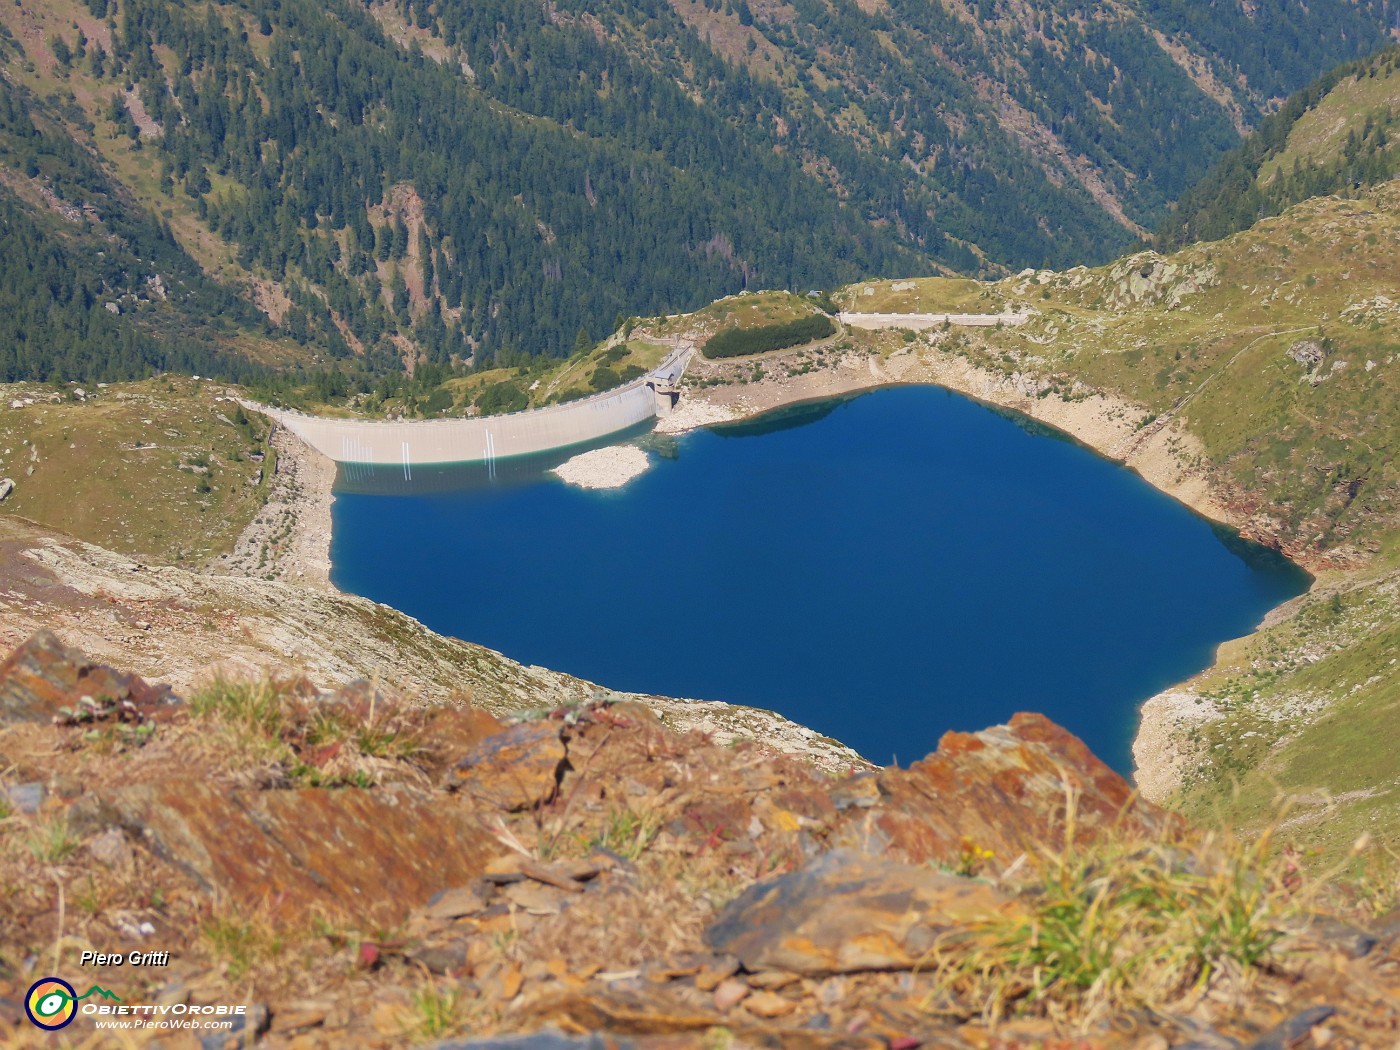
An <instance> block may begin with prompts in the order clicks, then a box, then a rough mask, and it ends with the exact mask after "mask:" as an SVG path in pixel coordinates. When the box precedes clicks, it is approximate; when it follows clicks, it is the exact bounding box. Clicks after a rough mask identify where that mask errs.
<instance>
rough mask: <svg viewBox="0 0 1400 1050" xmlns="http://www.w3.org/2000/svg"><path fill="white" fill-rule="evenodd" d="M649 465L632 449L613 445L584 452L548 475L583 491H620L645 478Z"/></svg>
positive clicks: (629, 446) (632, 447) (643, 454)
mask: <svg viewBox="0 0 1400 1050" xmlns="http://www.w3.org/2000/svg"><path fill="white" fill-rule="evenodd" d="M650 466H651V461H650V460H649V459H647V454H646V453H645V452H643V451H642V450H641V449H639V448H637V447H636V446H635V445H613V446H612V447H610V448H595V449H594V450H593V451H592V452H584V453H582V454H581V455H577V456H575V457H574V458H573V459H571V460H568V461H567V462H565V463H561V464H559V466H557V467H555V468H554V469H553V470H551V471H550V473H551V474H556V475H558V476H559V478H560V479H562V480H563V481H566V482H568V483H569V484H570V485H577V486H578V487H579V488H584V489H620V488H622V486H623V485H626V484H627V483H628V482H629V481H631V480H632V479H633V478H635V477H639V476H640V475H642V474H645V473H646V471H647V468H648V467H650Z"/></svg>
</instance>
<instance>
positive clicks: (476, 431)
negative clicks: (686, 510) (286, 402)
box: [249, 346, 692, 480]
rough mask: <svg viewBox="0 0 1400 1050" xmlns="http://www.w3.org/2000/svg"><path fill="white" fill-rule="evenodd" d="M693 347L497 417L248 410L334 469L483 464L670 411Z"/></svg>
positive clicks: (586, 439)
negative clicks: (613, 381)
mask: <svg viewBox="0 0 1400 1050" xmlns="http://www.w3.org/2000/svg"><path fill="white" fill-rule="evenodd" d="M691 353H692V349H691V347H689V346H683V347H681V348H679V349H677V350H676V351H675V352H674V353H672V354H671V355H670V356H669V357H667V358H666V360H665V361H663V362H662V363H661V364H660V365H659V366H658V367H657V368H655V369H653V370H652V371H651V372H648V373H647V374H646V375H644V376H642V377H640V378H638V379H635V380H633V381H632V382H630V383H628V384H626V385H625V386H620V387H617V388H616V389H613V390H605V391H603V392H602V393H600V394H594V395H592V396H591V397H586V398H581V399H580V400H578V401H569V402H567V403H565V404H559V405H548V406H546V407H544V408H534V409H526V410H525V411H522V412H511V413H507V414H505V415H499V416H474V417H467V418H459V419H401V420H394V419H331V418H327V417H325V416H313V415H308V414H306V413H305V412H293V411H291V410H288V409H282V408H272V407H270V406H267V405H250V406H249V407H250V408H253V409H255V410H257V411H258V412H261V413H263V414H265V415H267V416H268V417H270V418H272V419H274V420H276V421H277V422H278V423H280V424H282V425H283V426H284V427H286V428H287V429H288V430H290V431H291V432H292V433H293V434H295V435H296V436H297V437H299V438H301V439H302V440H303V441H305V442H306V443H307V444H308V445H310V446H311V447H312V448H314V449H315V450H316V451H318V452H320V453H321V454H322V455H325V456H328V457H329V458H331V459H333V460H334V461H335V462H336V463H339V464H345V465H367V466H388V467H395V466H397V467H401V468H402V470H403V476H404V479H405V480H412V477H413V468H414V466H417V465H422V466H430V465H435V464H436V465H441V464H448V463H483V464H485V465H486V466H488V467H491V468H494V465H495V463H496V461H497V460H502V459H510V458H512V457H515V456H527V455H532V454H535V453H541V452H550V451H553V450H555V449H564V448H570V447H572V446H575V445H584V444H588V443H590V442H594V441H598V440H599V439H601V438H605V437H607V436H608V435H610V434H616V433H618V432H620V431H624V430H628V429H630V428H631V427H635V426H637V425H638V424H639V423H643V422H645V421H646V420H648V419H651V418H653V417H654V416H657V415H664V414H666V413H667V412H669V411H670V409H671V407H672V406H673V405H674V404H675V401H676V398H677V396H678V393H677V390H678V387H679V384H680V379H681V376H682V375H683V374H684V372H685V367H686V365H687V364H688V363H689V361H690V355H691Z"/></svg>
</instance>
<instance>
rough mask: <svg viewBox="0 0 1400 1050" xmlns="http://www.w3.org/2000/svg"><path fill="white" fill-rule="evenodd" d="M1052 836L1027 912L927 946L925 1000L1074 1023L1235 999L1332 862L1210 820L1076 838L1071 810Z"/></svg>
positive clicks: (1273, 960) (1322, 888) (997, 1017)
mask: <svg viewBox="0 0 1400 1050" xmlns="http://www.w3.org/2000/svg"><path fill="white" fill-rule="evenodd" d="M1070 809H1071V813H1072V812H1073V799H1071V806H1070ZM1064 841H1065V843H1066V845H1065V846H1064V847H1063V848H1062V849H1061V850H1059V851H1047V852H1046V853H1045V854H1044V855H1043V856H1042V857H1041V858H1040V861H1041V863H1040V871H1041V876H1040V880H1039V883H1038V884H1037V885H1033V886H1032V887H1030V888H1029V889H1028V890H1027V891H1026V892H1025V894H1024V898H1025V900H1026V902H1027V903H1028V904H1029V906H1030V907H1029V913H1028V915H1027V916H1023V917H1018V918H1009V919H1004V920H999V921H997V922H994V923H991V924H988V925H986V926H984V927H981V928H980V929H978V930H977V933H978V935H979V936H977V937H976V938H974V939H970V940H969V939H967V938H966V937H964V938H963V939H962V940H961V941H959V940H955V939H950V941H949V942H947V943H945V944H942V945H940V946H938V947H936V948H935V949H934V950H933V951H932V952H931V953H930V955H929V957H928V959H927V960H926V963H925V965H927V966H929V967H930V968H931V969H932V970H933V972H934V973H935V974H936V976H937V978H938V988H937V991H936V993H935V994H934V995H933V996H932V997H931V998H930V1000H929V1003H930V1005H931V1004H932V1003H934V1002H938V1003H939V1004H940V1006H939V1010H940V1012H944V1011H945V1010H946V1012H952V1013H961V1014H963V1015H965V1016H979V1017H980V1018H981V1019H982V1020H983V1021H984V1022H987V1023H990V1024H996V1023H999V1022H1000V1021H1003V1020H1006V1019H1008V1018H1011V1017H1016V1016H1040V1017H1048V1018H1050V1019H1052V1020H1055V1021H1058V1022H1060V1023H1063V1024H1066V1025H1069V1026H1073V1027H1077V1028H1078V1029H1079V1030H1081V1031H1084V1030H1087V1029H1089V1028H1090V1027H1092V1026H1094V1025H1096V1024H1100V1023H1102V1022H1103V1021H1104V1020H1105V1019H1107V1018H1109V1017H1110V1016H1112V1015H1114V1014H1117V1013H1120V1012H1122V1011H1124V1010H1131V1009H1144V1008H1145V1009H1164V1008H1167V1007H1169V1006H1181V1005H1182V1004H1183V1003H1184V1002H1186V1001H1189V1000H1193V999H1199V998H1200V997H1202V996H1204V995H1205V994H1206V993H1207V992H1213V993H1215V994H1216V995H1217V996H1219V995H1225V996H1226V997H1227V998H1228V997H1238V998H1240V1000H1241V1001H1243V997H1244V996H1245V995H1246V993H1247V992H1248V990H1249V988H1250V987H1251V984H1252V982H1253V979H1254V978H1255V977H1256V976H1257V975H1258V974H1259V973H1260V972H1261V971H1263V970H1269V969H1274V968H1276V967H1278V966H1279V965H1282V964H1283V963H1284V962H1285V961H1286V959H1285V956H1286V952H1285V951H1284V949H1283V946H1282V945H1281V944H1280V942H1281V941H1283V940H1284V938H1285V937H1286V935H1287V934H1288V932H1289V930H1290V929H1295V928H1297V927H1298V925H1299V924H1300V923H1301V922H1302V921H1303V919H1304V916H1306V915H1307V914H1308V913H1309V912H1310V911H1312V909H1313V908H1314V907H1316V905H1317V903H1318V899H1319V897H1320V896H1321V895H1322V894H1324V893H1325V892H1326V891H1327V888H1328V887H1329V885H1330V884H1331V883H1332V881H1333V879H1334V877H1335V876H1336V875H1337V874H1338V873H1339V870H1340V869H1337V870H1333V871H1329V872H1325V873H1322V874H1319V875H1316V876H1313V877H1312V878H1310V879H1304V878H1303V877H1302V876H1301V875H1300V873H1299V870H1298V868H1297V865H1296V864H1294V863H1293V862H1292V860H1291V858H1290V855H1289V854H1288V853H1286V852H1283V853H1280V852H1277V851H1276V850H1275V848H1274V843H1273V838H1272V832H1270V833H1266V834H1264V835H1261V836H1259V837H1257V838H1253V839H1250V840H1245V839H1242V838H1239V837H1237V836H1235V835H1234V834H1233V833H1231V832H1228V831H1224V832H1215V831H1213V832H1211V833H1209V834H1206V835H1204V836H1202V837H1199V838H1197V839H1195V840H1194V841H1190V842H1187V843H1184V844H1179V845H1178V844H1163V843H1161V842H1154V841H1149V840H1146V839H1142V838H1137V837H1121V836H1109V837H1104V838H1101V839H1100V840H1099V841H1098V842H1097V843H1096V844H1095V845H1093V846H1090V847H1087V848H1076V847H1074V846H1073V845H1072V843H1073V842H1074V821H1073V820H1072V819H1071V820H1070V821H1069V822H1068V826H1067V829H1066V835H1065V840H1064ZM1364 848H1366V844H1365V843H1364V842H1358V844H1357V851H1360V850H1362V849H1364Z"/></svg>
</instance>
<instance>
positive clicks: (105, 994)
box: [24, 977, 122, 1032]
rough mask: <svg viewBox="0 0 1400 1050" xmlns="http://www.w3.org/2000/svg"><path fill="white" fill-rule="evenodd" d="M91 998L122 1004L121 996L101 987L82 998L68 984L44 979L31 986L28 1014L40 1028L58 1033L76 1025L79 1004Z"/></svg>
mask: <svg viewBox="0 0 1400 1050" xmlns="http://www.w3.org/2000/svg"><path fill="white" fill-rule="evenodd" d="M90 995H96V996H99V997H100V998H103V999H112V1000H115V1001H116V1002H121V1001H122V1000H121V996H119V995H117V994H116V993H115V992H112V991H109V990H108V989H106V988H103V987H101V986H100V985H96V984H94V985H93V986H92V987H91V988H89V989H88V990H87V991H85V992H84V993H83V994H82V995H79V994H78V993H77V992H76V991H74V990H73V986H72V985H71V984H69V983H68V982H67V981H64V980H60V979H59V978H57V977H41V978H40V979H39V980H37V981H35V982H34V983H33V984H31V985H30V986H29V991H28V993H27V994H26V995H25V997H24V1012H25V1013H26V1014H28V1015H29V1020H30V1022H31V1023H32V1024H33V1025H34V1026H35V1027H36V1028H42V1029H43V1030H44V1031H46V1032H57V1031H58V1030H59V1029H60V1028H66V1027H68V1025H70V1024H72V1023H73V1018H75V1017H77V1016H78V1003H80V1002H81V1001H82V1000H84V999H86V998H87V997H88V996H90Z"/></svg>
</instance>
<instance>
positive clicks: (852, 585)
mask: <svg viewBox="0 0 1400 1050" xmlns="http://www.w3.org/2000/svg"><path fill="white" fill-rule="evenodd" d="M631 440H633V441H635V442H638V443H640V444H641V445H642V446H643V447H644V448H647V449H648V455H649V457H650V459H651V461H652V462H651V467H650V469H649V470H648V471H647V472H646V473H645V474H643V475H641V476H640V477H638V478H636V479H635V480H633V481H632V482H630V483H629V484H628V485H626V486H625V487H624V488H621V489H614V490H601V491H588V490H584V489H580V488H576V487H574V486H570V485H566V484H564V483H563V482H562V481H560V480H559V479H557V478H556V477H554V476H553V475H551V474H547V473H546V470H547V469H548V468H549V467H551V466H553V465H555V464H557V463H558V462H559V461H560V460H562V459H563V458H565V457H566V456H567V455H571V454H575V453H577V452H578V451H580V450H578V449H575V450H571V451H570V452H569V453H561V454H558V455H556V456H554V457H553V458H552V459H551V458H547V457H546V458H540V459H531V460H515V461H509V462H504V463H497V464H496V466H495V467H494V469H492V470H488V469H487V468H486V467H484V466H479V465H473V466H460V467H451V468H438V469H436V470H424V469H420V468H414V470H413V474H414V477H413V479H412V480H408V479H407V478H405V476H404V472H403V471H402V470H401V469H400V468H397V467H395V468H393V469H392V470H385V469H383V468H380V469H376V470H370V469H369V468H365V467H342V468H341V471H340V475H339V478H338V480H337V487H336V498H335V502H334V506H333V510H332V513H333V519H334V528H333V538H332V544H331V560H332V573H331V578H332V581H333V582H334V583H335V585H336V586H338V587H340V588H341V589H343V590H346V591H349V592H352V593H355V594H361V595H364V596H366V597H368V598H372V599H374V600H375V601H379V602H383V603H385V604H387V605H391V606H393V607H395V608H397V609H401V610H403V611H404V612H407V613H409V614H410V615H412V616H415V617H417V618H418V619H419V620H421V621H423V622H424V623H425V624H427V625H428V626H429V627H431V628H433V629H434V630H436V631H439V632H442V633H445V634H451V635H455V636H457V637H459V638H464V639H468V640H470V641H473V642H477V643H480V644H482V645H486V646H489V647H491V648H493V649H498V650H500V651H501V652H503V653H505V654H506V655H508V656H510V657H512V658H514V659H516V660H519V661H521V662H523V663H530V664H540V665H543V666H545V667H549V668H552V669H554V670H556V671H565V672H568V673H570V674H574V675H578V676H580V677H582V678H587V679H590V680H592V681H595V682H598V683H600V684H601V685H604V686H607V687H609V688H612V689H618V690H627V691H633V692H642V693H657V694H662V695H667V696H681V697H694V698H700V699H707V700H726V701H729V702H731V703H737V704H746V705H750V706H754V707H763V708H770V709H772V710H775V711H778V712H780V713H781V714H783V715H785V716H787V717H788V718H791V719H793V720H794V721H796V722H800V723H802V724H803V725H807V726H810V727H811V728H813V729H815V730H816V731H818V732H820V733H823V734H826V735H828V736H832V737H835V738H836V739H838V740H841V741H842V742H844V743H846V744H849V745H850V746H851V747H853V748H855V749H856V750H857V751H859V752H860V753H861V754H863V755H864V756H866V757H867V758H869V759H871V760H873V761H876V762H880V763H888V762H891V761H894V760H897V761H898V762H899V763H901V764H908V763H909V762H911V761H913V760H916V759H918V758H921V757H923V756H924V755H925V754H927V753H928V752H929V751H931V750H933V749H934V748H935V747H936V746H937V743H938V739H939V737H940V736H941V735H942V734H943V733H944V732H946V731H947V730H950V729H957V730H977V729H982V728H984V727H986V726H989V725H993V724H996V723H999V722H1004V721H1006V720H1007V719H1008V718H1009V717H1010V716H1011V715H1012V714H1013V713H1014V712H1016V711H1039V712H1042V713H1044V714H1045V715H1047V716H1048V717H1050V718H1051V719H1053V720H1055V721H1057V722H1059V723H1060V724H1062V725H1064V726H1065V727H1067V728H1068V729H1070V730H1071V731H1073V732H1074V733H1076V734H1077V735H1079V736H1080V737H1082V738H1083V739H1084V740H1085V742H1086V743H1088V745H1089V746H1090V747H1091V748H1092V749H1093V750H1094V752H1095V753H1096V754H1098V755H1099V756H1100V757H1101V758H1103V759H1104V760H1105V761H1107V762H1108V763H1109V764H1110V765H1111V766H1113V767H1114V768H1115V769H1117V770H1119V771H1120V772H1123V773H1127V772H1129V771H1130V769H1131V756H1130V751H1129V748H1130V745H1131V742H1132V737H1133V735H1134V732H1135V730H1136V726H1137V707H1138V705H1139V704H1140V703H1141V702H1142V701H1143V700H1144V699H1146V698H1147V697H1148V696H1151V695H1152V694H1153V693H1156V692H1158V691H1160V690H1162V689H1163V688H1166V687H1167V686H1169V685H1171V684H1173V683H1175V682H1179V681H1181V680H1182V679H1184V678H1186V677H1189V676H1190V675H1191V674H1193V673H1195V672H1196V671H1199V670H1201V669H1202V668H1204V667H1205V666H1207V665H1208V664H1209V663H1210V660H1211V657H1212V654H1213V652H1214V649H1215V646H1216V645H1218V644H1219V643H1220V642H1222V641H1224V640H1226V639H1229V638H1234V637H1238V636H1239V635H1242V634H1245V633H1247V632H1249V631H1250V630H1252V629H1253V628H1254V627H1255V626H1256V625H1257V624H1258V622H1259V621H1260V619H1261V618H1262V617H1263V615H1264V614H1265V613H1266V612H1267V611H1268V610H1269V609H1271V608H1273V607H1274V606H1276V605H1278V604H1279V603H1280V602H1283V601H1286V600H1287V599H1289V598H1291V597H1293V596H1295V595H1297V594H1300V593H1302V592H1303V591H1304V590H1306V588H1307V586H1308V583H1309V577H1308V575H1307V574H1306V573H1304V572H1303V571H1302V570H1301V569H1299V568H1297V567H1296V566H1294V565H1292V564H1291V563H1290V562H1288V561H1286V560H1285V559H1283V558H1282V557H1280V556H1278V555H1276V554H1274V553H1272V552H1269V551H1266V550H1264V549H1262V548H1260V547H1257V546H1254V545H1251V544H1248V543H1245V542H1243V541H1241V540H1239V539H1238V538H1237V537H1235V536H1233V535H1232V534H1230V533H1228V532H1227V531H1225V530H1223V529H1221V528H1220V527H1218V526H1216V525H1214V524H1212V523H1211V522H1209V521H1207V520H1205V519H1204V518H1202V517H1200V516H1198V515H1196V514H1195V513H1193V512H1192V511H1190V510H1188V509H1187V508H1185V507H1183V506H1182V505H1181V504H1179V503H1177V502H1176V501H1174V500H1172V499H1171V498H1170V497H1168V496H1166V495H1164V494H1162V493H1161V492H1158V491H1157V490H1156V489H1154V488H1152V487H1151V486H1150V485H1148V484H1147V483H1146V482H1145V481H1143V480H1142V479H1141V478H1139V477H1138V476H1137V475H1136V474H1134V473H1133V472H1131V471H1129V470H1127V469H1125V468H1123V467H1120V466H1118V465H1116V464H1113V463H1111V462H1109V461H1107V460H1105V459H1103V458H1102V457H1100V456H1098V455H1096V454H1095V453H1093V452H1092V451H1090V450H1088V449H1087V448H1085V447H1083V446H1081V445H1079V444H1077V443H1075V442H1073V441H1071V440H1069V439H1067V438H1065V437H1064V436H1063V435H1060V434H1058V433H1057V432H1054V431H1050V430H1048V429H1046V428H1043V427H1040V426H1039V425H1037V424H1034V423H1031V422H1030V421H1028V420H1026V419H1025V418H1024V417H1020V416H1015V415H1013V414H1010V413H1006V412H1002V411H1000V410H995V409H992V408H989V407H987V406H985V405H982V404H980V403H978V402H975V401H971V400H968V399H967V398H964V397H961V396H959V395H956V394H952V393H949V392H947V391H944V390H940V389H938V388H935V387H922V386H921V387H900V388H893V389H885V390H879V391H875V392H872V393H868V394H864V395H861V396H858V397H852V398H846V399H839V400H832V401H824V402H815V403H811V404H806V405H799V406H794V407H792V408H789V409H784V410H781V411H779V412H775V413H771V414H769V415H767V416H764V417H760V418H759V419H757V420H753V421H750V422H747V423H740V424H729V425H725V426H722V427H716V428H712V429H708V430H700V431H696V432H693V433H690V434H686V435H684V436H682V437H679V438H664V437H660V436H654V435H650V434H645V435H640V436H634V437H632V438H631ZM614 443H615V442H614ZM386 670H387V669H386Z"/></svg>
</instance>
